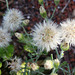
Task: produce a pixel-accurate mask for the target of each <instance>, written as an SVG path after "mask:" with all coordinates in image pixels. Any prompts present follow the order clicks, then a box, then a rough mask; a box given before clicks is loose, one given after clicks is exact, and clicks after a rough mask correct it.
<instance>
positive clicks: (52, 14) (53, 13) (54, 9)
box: [50, 7, 56, 19]
mask: <svg viewBox="0 0 75 75" xmlns="http://www.w3.org/2000/svg"><path fill="white" fill-rule="evenodd" d="M55 10H56V7H55V9H54V11H53V14H52V16H51V18H50V19H52V18H53V16H54V13H55Z"/></svg>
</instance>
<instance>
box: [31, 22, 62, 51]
mask: <svg viewBox="0 0 75 75" xmlns="http://www.w3.org/2000/svg"><path fill="white" fill-rule="evenodd" d="M32 31H33V33H32V34H31V35H32V36H33V42H34V45H35V46H37V47H38V48H39V49H40V48H41V49H42V50H44V49H46V50H47V51H50V48H51V49H55V48H56V47H58V46H57V45H58V44H60V42H61V39H60V36H61V34H60V32H59V29H57V26H56V24H55V23H53V22H52V21H48V22H47V23H46V22H45V21H44V22H43V23H39V24H37V25H36V26H35V29H33V30H32Z"/></svg>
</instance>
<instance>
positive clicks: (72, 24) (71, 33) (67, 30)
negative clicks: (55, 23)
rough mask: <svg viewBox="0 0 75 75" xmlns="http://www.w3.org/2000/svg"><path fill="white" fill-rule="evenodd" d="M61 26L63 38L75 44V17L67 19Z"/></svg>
mask: <svg viewBox="0 0 75 75" xmlns="http://www.w3.org/2000/svg"><path fill="white" fill-rule="evenodd" d="M61 26H62V32H63V35H62V37H63V39H64V40H65V41H66V42H67V43H69V44H70V45H74V46H75V19H73V20H70V19H67V20H66V21H64V22H62V23H61Z"/></svg>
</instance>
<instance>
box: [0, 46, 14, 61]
mask: <svg viewBox="0 0 75 75" xmlns="http://www.w3.org/2000/svg"><path fill="white" fill-rule="evenodd" d="M13 52H14V46H13V45H9V46H8V47H6V48H0V57H1V58H3V60H4V61H5V60H8V59H10V58H11V57H12V56H13Z"/></svg>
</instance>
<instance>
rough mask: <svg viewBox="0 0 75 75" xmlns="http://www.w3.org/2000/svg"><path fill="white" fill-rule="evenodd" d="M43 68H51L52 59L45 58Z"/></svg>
mask: <svg viewBox="0 0 75 75" xmlns="http://www.w3.org/2000/svg"><path fill="white" fill-rule="evenodd" d="M44 68H45V69H49V70H50V69H52V68H53V61H52V60H46V62H45V63H44Z"/></svg>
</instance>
